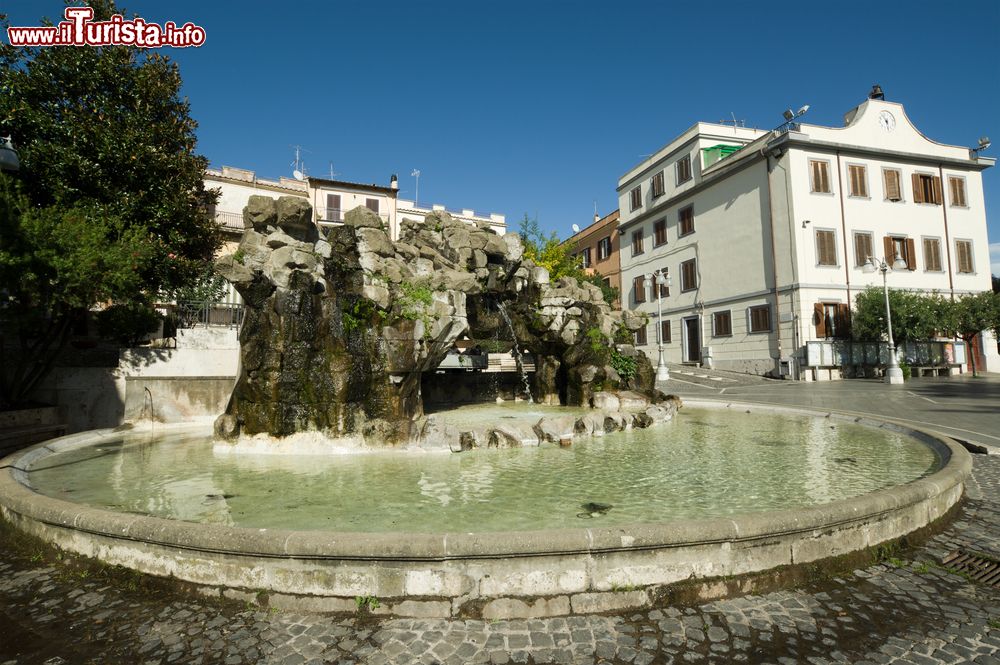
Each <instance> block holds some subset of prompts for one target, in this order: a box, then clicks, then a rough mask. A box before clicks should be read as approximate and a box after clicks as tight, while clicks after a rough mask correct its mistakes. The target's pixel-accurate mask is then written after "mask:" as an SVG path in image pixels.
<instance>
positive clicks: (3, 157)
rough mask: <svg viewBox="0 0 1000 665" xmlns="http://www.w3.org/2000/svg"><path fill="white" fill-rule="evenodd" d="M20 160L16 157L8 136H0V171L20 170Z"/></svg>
mask: <svg viewBox="0 0 1000 665" xmlns="http://www.w3.org/2000/svg"><path fill="white" fill-rule="evenodd" d="M20 170H21V160H20V159H18V157H17V151H16V150H14V144H13V143H12V142H11V140H10V137H9V136H3V137H0V171H11V172H15V171H20Z"/></svg>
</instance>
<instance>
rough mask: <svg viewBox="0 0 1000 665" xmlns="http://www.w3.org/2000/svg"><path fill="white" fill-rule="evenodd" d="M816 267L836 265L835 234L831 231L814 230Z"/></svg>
mask: <svg viewBox="0 0 1000 665" xmlns="http://www.w3.org/2000/svg"><path fill="white" fill-rule="evenodd" d="M816 265H818V266H836V265H837V232H836V231H834V230H832V229H816Z"/></svg>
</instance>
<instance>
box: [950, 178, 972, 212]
mask: <svg viewBox="0 0 1000 665" xmlns="http://www.w3.org/2000/svg"><path fill="white" fill-rule="evenodd" d="M948 190H949V191H950V192H951V205H952V207H953V208H965V207H967V206H968V204H967V203H966V202H965V178H952V177H949V178H948Z"/></svg>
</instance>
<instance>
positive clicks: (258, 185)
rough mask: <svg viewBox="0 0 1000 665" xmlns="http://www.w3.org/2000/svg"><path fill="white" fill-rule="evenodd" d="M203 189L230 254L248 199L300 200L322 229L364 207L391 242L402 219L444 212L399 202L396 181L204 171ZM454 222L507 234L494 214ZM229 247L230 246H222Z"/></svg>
mask: <svg viewBox="0 0 1000 665" xmlns="http://www.w3.org/2000/svg"><path fill="white" fill-rule="evenodd" d="M205 188H206V189H218V190H220V196H219V201H218V202H217V203H216V204H215V207H214V209H213V210H212V211H211V213H212V215H213V216H214V217H215V219H216V220H217V221H218V222H219V226H221V227H222V229H223V231H226V232H228V234H232V237H228V238H227V239H228V240H229V242H228V243H227V248H226V250H225V251H234V250H235V245H236V244H238V243H239V236H240V235H241V234H242V233H243V208H244V207H245V206H246V204H247V202H248V201H249V200H250V197H251V196H252V195H254V194H257V195H263V196H271V197H274V198H278V197H279V196H301V197H303V198H305V199H307V200H308V201H309V203H310V204H312V207H313V214H314V215H315V220H316V223H317V225H319V227H320V228H321V229H322V228H326V227H330V226H337V225H338V224H341V223H342V222H343V219H344V215H345V214H347V212H348V211H350V210H353V209H354V208H357V207H359V206H366V207H368V208H369V209H371V210H372V211H373V212H375V213H376V214H377V215H379V216H380V217H381V218H382V219H383V221H385V223H386V226H387V227H388V229H389V234H390V236H391V237H392V239H393V240H396V239H398V238H399V227H400V224H401V223H402V221H403V220H404V219H412V220H415V221H418V222H422V221H423V220H424V217H425V216H427V215H428V214H430V213H431V212H432V211H434V210H447V209H446V208H445V207H444V206H443V205H439V204H434V205H433V206H431V207H430V208H428V207H426V206H418V205H417V204H416V203H415V202H413V201H407V200H405V199H399V198H398V197H397V194H398V192H399V187H398V184H397V180H396V176H395V175H394V176H392V177H391V178H390V180H389V184H388V185H376V184H363V183H357V182H348V181H346V180H332V179H328V178H313V177H311V176H310V177H307V178H305V179H304V180H296V179H294V178H285V177H282V178H279V179H278V180H267V179H264V178H260V177H258V176H257V175H256V174H255V173H254V172H253V171H248V170H247V169H238V168H234V167H232V166H223V167H222V168H221V169H208V170H206V171H205ZM448 212H449V213H451V215H452V216H453V217H455V218H456V219H459V220H462V221H464V222H468V223H469V224H480V225H484V224H485V225H488V226H489V227H490V228H492V229H493V230H494V231H496V232H497V233H499V234H500V235H503V234H504V233H505V232H506V230H507V224H506V220H505V217H504V215H498V214H496V213H486V214H478V215H477V214H476V212H475V211H473V210H469V209H467V208H465V209H462V210H460V211H458V210H448ZM230 244H232V247H229V246H228V245H230Z"/></svg>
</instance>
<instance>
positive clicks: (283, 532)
mask: <svg viewBox="0 0 1000 665" xmlns="http://www.w3.org/2000/svg"><path fill="white" fill-rule="evenodd" d="M750 410H751V411H752V413H747V412H746V411H747V408H746V407H743V406H737V405H732V406H731V407H723V408H719V405H710V404H705V405H703V406H702V408H692V407H689V408H685V409H684V410H683V411H681V413H680V415H679V416H678V417H677V418H675V419H674V421H673V422H672V423H669V424H666V425H664V426H659V427H654V428H650V429H645V430H630V431H626V432H621V433H618V434H611V435H607V436H605V437H597V438H592V439H583V440H577V441H576V442H575V443H574V444H573V446H572V447H570V448H560V447H557V446H542V447H538V448H523V449H507V450H493V449H490V450H475V451H470V452H466V453H462V454H432V453H421V452H370V453H360V454H354V455H338V456H325V457H318V456H275V455H265V456H260V455H238V454H232V453H223V452H220V451H219V450H215V449H214V448H213V444H212V442H211V440H210V439H209V438H208V437H207V436H206V435H204V434H203V433H201V434H198V433H192V432H191V431H190V430H187V431H183V430H180V431H166V432H163V433H161V434H159V435H157V437H156V439H155V440H152V441H151V440H150V438H149V436H148V435H144V434H134V435H129V436H122V435H121V434H117V435H116V434H113V433H104V434H103V435H100V436H95V435H94V434H90V435H86V436H82V437H81V436H76V437H67V438H65V439H63V440H58V441H56V442H50V443H49V444H47V445H45V446H41V447H37V448H35V449H32V450H31V451H28V452H27V453H22V454H21V455H20V456H19V457H15V458H12V459H9V460H8V464H11V465H12V467H13V468H12V469H11V470H8V471H7V472H6V473H5V475H4V476H2V477H0V506H2V508H3V511H4V514H5V515H7V516H8V517H9V518H11V519H13V520H14V521H15V522H16V523H19V524H21V525H22V526H23V527H24V528H26V529H28V530H30V531H33V532H35V533H36V534H38V535H42V536H43V537H46V538H49V539H51V540H53V541H55V542H57V543H58V544H60V545H62V546H64V547H68V548H70V549H74V550H76V551H78V552H82V553H84V554H89V555H94V556H98V557H101V558H104V559H107V560H110V561H112V562H114V563H123V564H125V565H130V566H133V567H137V568H140V569H142V570H145V571H147V572H151V573H154V574H171V575H175V576H177V577H180V578H182V579H187V580H190V581H194V582H200V583H203V584H222V585H226V586H235V587H245V588H255V589H256V588H265V589H270V590H273V591H275V592H278V593H279V594H293V595H297V596H298V597H300V598H301V597H302V596H303V595H306V596H314V597H323V598H326V599H328V602H327V604H325V605H323V607H324V608H326V609H347V608H348V607H350V604H351V603H353V598H354V597H355V596H378V597H380V598H382V599H385V600H387V601H389V602H386V603H385V604H384V606H385V607H386V608H387V609H389V610H391V611H393V612H395V613H400V614H407V613H415V614H421V613H424V614H426V613H432V614H459V613H465V614H468V613H470V612H471V613H473V614H481V615H482V616H505V615H532V614H559V613H567V612H570V611H574V612H583V611H598V610H602V609H609V606H608V605H607V603H609V602H610V603H612V605H613V604H614V603H619V604H621V603H624V604H625V605H642V604H645V603H648V602H649V601H650V598H651V595H650V592H651V590H652V589H654V588H655V587H657V586H659V585H664V584H669V583H671V582H675V581H677V580H682V579H686V578H689V577H691V576H695V577H715V576H722V575H733V574H740V573H746V572H753V571H759V570H763V569H767V568H772V567H774V566H777V565H782V564H788V563H802V562H807V561H814V560H816V559H820V558H824V557H828V556H834V555H838V554H843V553H846V552H850V551H853V550H857V549H862V548H864V547H867V546H870V545H874V544H876V543H879V542H882V541H885V540H889V539H892V538H896V537H899V536H902V535H904V534H906V533H909V532H911V531H913V530H915V529H918V528H920V527H923V526H925V525H926V524H928V523H930V522H931V521H933V520H934V519H935V518H936V517H938V516H940V515H942V514H943V513H944V512H946V511H947V510H948V508H950V507H951V506H952V505H953V504H954V503H956V502H957V501H958V500H959V498H960V497H961V492H962V483H963V482H964V477H965V475H966V474H967V473H968V466H969V462H968V458H967V454H966V453H965V451H964V450H962V449H961V448H958V447H957V446H955V445H954V444H953V443H952V442H950V441H948V440H945V439H940V438H937V437H933V436H930V435H928V434H926V433H923V432H919V431H915V430H912V429H908V428H906V427H903V426H900V425H895V424H892V425H887V424H885V423H876V422H869V421H865V420H863V419H860V418H853V417H843V416H827V415H826V414H823V415H817V414H802V413H794V412H780V413H779V412H777V411H778V410H775V409H770V410H765V409H761V408H760V407H752V408H751V409H750ZM526 413H527V416H526ZM441 417H442V418H444V419H446V420H450V421H452V422H453V423H454V424H456V425H458V426H464V425H465V424H468V423H478V422H484V421H488V420H491V419H492V420H496V419H505V418H517V417H521V418H524V417H529V418H536V419H537V417H539V416H538V414H537V413H536V412H534V411H530V410H526V409H525V408H524V407H521V408H518V409H510V408H497V407H475V408H465V409H458V410H455V411H453V412H450V413H445V414H441ZM622 588H628V589H629V591H628V592H625V593H623V592H621V591H620V590H621V589H622ZM526 597H530V598H532V600H526ZM393 599H395V600H396V601H398V602H395V603H393V602H392V600H393ZM338 602H339V603H342V604H343V605H338V604H337V603H338ZM470 608H472V609H470ZM512 608H513V609H512Z"/></svg>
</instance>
